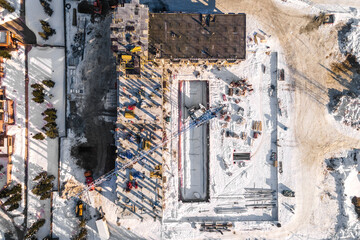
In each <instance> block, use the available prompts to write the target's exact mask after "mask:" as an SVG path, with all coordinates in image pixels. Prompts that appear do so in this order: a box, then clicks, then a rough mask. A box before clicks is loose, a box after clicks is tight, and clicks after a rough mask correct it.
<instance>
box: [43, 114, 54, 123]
mask: <svg viewBox="0 0 360 240" xmlns="http://www.w3.org/2000/svg"><path fill="white" fill-rule="evenodd" d="M56 118H57V116H56V115H51V116H46V117H44V120H45V121H47V122H48V123H51V122H55V120H56Z"/></svg>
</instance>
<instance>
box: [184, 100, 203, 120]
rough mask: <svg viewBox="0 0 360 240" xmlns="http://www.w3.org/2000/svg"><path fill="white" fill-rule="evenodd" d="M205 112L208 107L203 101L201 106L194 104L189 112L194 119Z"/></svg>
mask: <svg viewBox="0 0 360 240" xmlns="http://www.w3.org/2000/svg"><path fill="white" fill-rule="evenodd" d="M205 112H206V108H205V107H204V106H203V105H202V104H201V103H199V106H192V107H191V108H190V109H189V110H188V113H189V115H190V117H191V119H192V120H195V119H197V118H199V117H200V116H201V115H203V114H204V113H205Z"/></svg>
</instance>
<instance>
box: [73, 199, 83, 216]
mask: <svg viewBox="0 0 360 240" xmlns="http://www.w3.org/2000/svg"><path fill="white" fill-rule="evenodd" d="M83 212H84V203H83V202H82V201H81V200H79V201H78V202H77V203H76V208H75V213H76V217H78V218H82V217H83Z"/></svg>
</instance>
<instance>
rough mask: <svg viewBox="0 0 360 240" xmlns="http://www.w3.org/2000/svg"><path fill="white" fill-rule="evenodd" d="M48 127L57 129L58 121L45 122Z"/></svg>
mask: <svg viewBox="0 0 360 240" xmlns="http://www.w3.org/2000/svg"><path fill="white" fill-rule="evenodd" d="M44 127H45V128H46V129H56V127H57V124H56V122H48V123H47V124H45V126H44Z"/></svg>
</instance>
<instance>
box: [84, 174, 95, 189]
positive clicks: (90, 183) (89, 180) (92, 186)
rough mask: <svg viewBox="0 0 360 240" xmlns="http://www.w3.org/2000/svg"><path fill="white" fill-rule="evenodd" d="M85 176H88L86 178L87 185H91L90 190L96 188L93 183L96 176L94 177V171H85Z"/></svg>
mask: <svg viewBox="0 0 360 240" xmlns="http://www.w3.org/2000/svg"><path fill="white" fill-rule="evenodd" d="M84 176H85V177H86V179H85V183H86V185H87V186H88V187H90V186H91V188H90V191H93V190H95V186H94V185H93V182H94V178H93V177H92V172H91V171H85V172H84Z"/></svg>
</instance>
